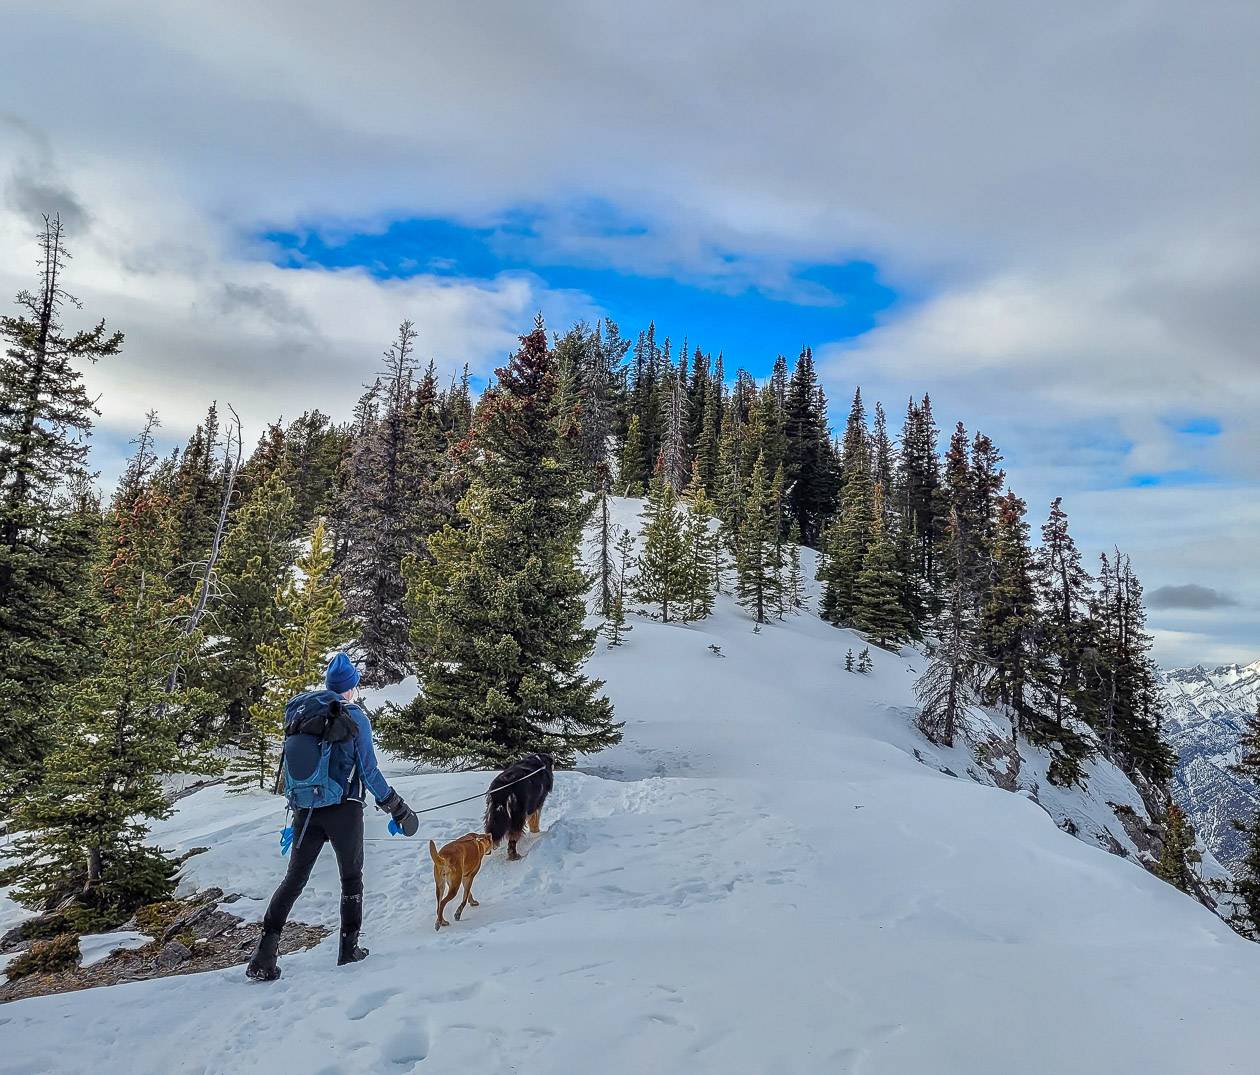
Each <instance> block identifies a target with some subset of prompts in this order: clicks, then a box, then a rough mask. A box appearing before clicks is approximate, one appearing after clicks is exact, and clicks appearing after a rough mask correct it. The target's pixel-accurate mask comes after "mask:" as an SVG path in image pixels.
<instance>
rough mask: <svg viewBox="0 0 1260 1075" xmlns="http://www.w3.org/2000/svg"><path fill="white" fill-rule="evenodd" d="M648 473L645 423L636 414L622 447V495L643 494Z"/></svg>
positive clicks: (620, 476) (620, 471)
mask: <svg viewBox="0 0 1260 1075" xmlns="http://www.w3.org/2000/svg"><path fill="white" fill-rule="evenodd" d="M647 474H648V462H647V446H646V443H645V440H644V434H643V424H642V422H641V421H640V420H639V416H638V415H637V414H635V415H631V417H630V425H629V426H628V428H627V429H626V438H625V444H624V445H623V446H622V449H621V466H620V469H619V484H620V486H621V490H622V496H642V495H643V490H644V489H645V488H646V487H647Z"/></svg>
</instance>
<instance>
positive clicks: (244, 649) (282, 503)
mask: <svg viewBox="0 0 1260 1075" xmlns="http://www.w3.org/2000/svg"><path fill="white" fill-rule="evenodd" d="M295 515H296V507H295V505H294V502H293V495H292V493H290V491H289V487H288V485H287V484H285V481H284V478H283V477H282V476H281V474H280V473H279V472H278V471H277V472H275V473H272V474H271V475H270V477H268V478H267V479H266V480H265V481H264V482H263V483H262V484H261V485H258V486H256V487H255V489H254V492H253V494H252V495H251V496H250V498H249V500H248V501H247V502H246V503H245V504H244V505H243V506H242V507H241V508H240V509H239V510H238V511H237V513H236V518H235V521H234V522H233V525H232V529H231V530H229V531H228V535H227V537H226V538H225V539H224V542H223V555H222V557H221V558H220V560H219V565H218V573H217V574H218V587H219V592H220V595H221V596H220V597H219V600H218V601H217V602H216V608H215V610H214V613H213V620H212V623H213V630H212V633H213V641H212V642H210V644H209V645H208V646H207V649H206V652H205V654H204V657H205V661H206V663H207V664H208V666H209V674H208V676H207V681H206V685H207V687H208V688H209V689H210V690H211V691H213V693H214V694H215V695H216V696H217V697H218V698H219V699H220V703H221V705H222V707H223V713H224V726H223V736H224V738H225V739H234V738H236V737H237V736H239V735H240V733H241V732H242V731H243V730H244V729H245V726H246V723H247V719H248V715H249V710H250V707H251V706H253V705H254V704H256V703H257V702H258V701H259V700H260V699H261V698H262V693H263V689H264V680H263V674H262V669H260V667H259V663H258V652H259V647H260V646H261V645H263V644H264V643H266V642H268V641H269V640H271V639H272V638H274V637H275V636H276V635H277V634H278V633H279V632H280V631H281V630H282V629H283V627H284V626H285V625H284V623H283V621H282V620H280V619H279V616H280V613H281V609H280V608H279V607H278V606H277V604H276V591H277V590H278V589H279V588H280V587H281V586H282V585H283V584H284V581H285V579H286V578H287V577H288V575H289V573H290V571H291V570H292V567H293V561H294V559H295V556H296V549H295V547H294V542H293V540H292V538H291V535H292V533H293V529H294V525H295V524H294V516H295Z"/></svg>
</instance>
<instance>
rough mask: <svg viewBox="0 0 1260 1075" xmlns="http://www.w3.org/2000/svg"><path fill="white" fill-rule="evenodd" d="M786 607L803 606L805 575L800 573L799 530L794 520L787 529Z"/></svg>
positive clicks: (796, 609)
mask: <svg viewBox="0 0 1260 1075" xmlns="http://www.w3.org/2000/svg"><path fill="white" fill-rule="evenodd" d="M785 592H786V603H787V607H788V608H790V609H792V610H793V611H795V612H799V611H800V610H801V609H802V608H804V607H805V576H804V575H803V574H802V573H801V532H800V530H799V529H798V528H797V525H796V522H795V520H793V522H792V529H791V530H789V531H788V544H787V581H786V583H785Z"/></svg>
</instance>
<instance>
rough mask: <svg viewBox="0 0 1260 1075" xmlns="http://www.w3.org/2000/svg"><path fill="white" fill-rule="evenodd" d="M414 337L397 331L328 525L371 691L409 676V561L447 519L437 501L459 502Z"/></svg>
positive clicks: (363, 408) (432, 389) (359, 418)
mask: <svg viewBox="0 0 1260 1075" xmlns="http://www.w3.org/2000/svg"><path fill="white" fill-rule="evenodd" d="M416 336H417V334H416V330H415V327H414V326H413V325H412V323H411V322H410V321H404V322H403V323H402V324H401V325H400V326H399V329H398V336H397V337H396V338H395V340H394V342H393V343H392V344H391V345H390V347H389V348H388V349H387V350H386V351H385V353H384V361H385V368H384V370H383V371H382V374H381V377H380V378H379V379H378V380H377V381H376V383H375V384H374V385H373V386H372V387H371V388H370V389H369V390H368V392H367V394H366V395H365V396H364V398H363V399H362V400H361V401H360V404H359V408H358V410H357V412H356V422H355V425H356V429H355V436H354V445H353V449H352V451H351V453H350V454H349V456H348V457H347V458H346V460H345V462H344V474H343V477H342V480H341V483H340V488H339V490H338V496H337V503H335V504H334V506H333V510H332V513H331V516H332V517H331V519H330V523H331V526H332V529H333V530H334V532H335V534H336V545H335V549H336V563H337V566H338V567H339V568H340V570H341V573H342V578H343V580H344V587H345V599H346V609H347V612H348V613H349V615H350V616H352V617H353V618H354V619H355V620H356V621H357V622H358V624H359V631H358V640H357V646H356V650H357V654H358V656H359V659H360V667H361V669H362V672H363V683H364V685H365V686H381V685H384V684H387V683H394V682H397V681H398V680H400V679H402V678H403V677H404V676H405V675H407V674H408V673H409V672H410V671H412V665H411V660H410V655H409V618H408V611H407V603H406V588H407V584H406V578H405V576H404V572H403V564H404V562H405V561H406V560H407V559H408V558H409V557H420V558H425V557H427V556H428V551H427V547H426V545H425V541H426V539H427V538H428V536H429V535H430V534H432V533H434V532H436V531H437V529H439V528H440V527H441V526H442V525H444V524H445V523H446V522H448V521H449V517H448V515H447V513H446V510H445V509H444V508H443V507H441V505H445V504H447V503H448V502H453V499H454V498H453V497H450V496H449V495H448V491H447V490H446V489H445V487H444V485H443V482H444V479H445V477H446V466H445V449H446V436H445V433H444V431H443V430H442V414H441V407H440V401H439V400H438V397H437V385H436V378H435V375H434V373H433V371H432V369H431V368H430V371H429V372H428V373H427V374H425V375H424V376H423V377H420V378H418V379H417V372H418V367H417V364H416V360H415V353H414V352H415V342H416ZM450 510H453V507H452V508H451V509H450ZM343 543H344V544H343Z"/></svg>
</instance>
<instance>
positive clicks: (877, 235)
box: [0, 0, 1260, 664]
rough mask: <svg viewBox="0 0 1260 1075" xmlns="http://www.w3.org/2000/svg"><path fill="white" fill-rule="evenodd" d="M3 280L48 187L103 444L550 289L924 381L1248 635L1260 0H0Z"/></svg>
mask: <svg viewBox="0 0 1260 1075" xmlns="http://www.w3.org/2000/svg"><path fill="white" fill-rule="evenodd" d="M0 29H2V31H3V35H4V39H5V43H6V48H5V57H6V58H5V63H4V64H3V65H0V292H3V293H4V294H11V293H12V292H14V291H16V290H17V288H18V287H20V286H22V285H23V284H25V283H26V282H27V281H28V280H29V279H30V276H31V271H32V269H33V262H34V257H35V252H34V247H33V245H32V243H31V241H30V237H31V235H32V231H33V224H34V222H35V221H36V220H37V219H38V216H39V214H40V213H41V212H46V211H60V212H61V214H62V217H63V219H64V220H66V221H67V223H68V224H69V225H70V242H71V246H72V249H73V252H74V255H75V260H74V263H73V274H72V278H71V284H72V289H73V290H75V291H77V292H78V293H79V295H80V297H81V298H82V299H83V301H84V316H92V317H99V316H105V317H107V318H108V320H109V322H110V324H111V326H114V327H118V328H121V329H123V330H124V331H125V332H126V333H127V347H126V351H125V354H124V355H123V356H122V357H120V358H118V359H116V360H113V361H111V362H110V363H108V364H107V365H104V366H102V367H100V368H99V369H96V370H94V371H92V373H91V385H92V387H93V388H94V389H95V390H96V391H98V392H100V394H101V404H100V405H101V409H102V411H103V418H102V421H101V425H100V428H99V430H98V433H97V438H96V443H97V447H98V457H99V458H98V465H99V466H100V467H101V469H102V471H103V473H104V474H105V475H106V476H108V475H109V474H111V473H113V472H116V469H117V461H118V459H119V458H120V456H121V454H122V453H124V452H125V451H126V445H127V441H128V439H129V437H130V436H131V435H132V434H133V433H134V431H135V429H136V428H137V426H138V424H139V422H140V420H141V417H142V415H143V412H144V411H145V410H146V409H148V408H149V407H151V406H155V407H157V408H158V410H159V412H160V414H161V417H162V420H163V423H164V433H165V435H166V436H167V437H168V438H169V439H170V441H171V443H174V442H175V441H177V440H178V439H180V438H181V437H182V436H184V435H186V434H187V432H188V431H189V430H190V428H191V427H192V425H194V424H195V422H196V420H197V417H198V416H199V415H200V414H201V413H202V412H204V410H205V407H206V404H207V403H208V402H209V401H210V400H211V399H218V400H220V401H221V402H231V403H232V404H234V405H235V406H236V407H237V409H238V410H239V411H240V412H241V414H242V416H243V417H244V418H245V420H246V423H247V426H249V427H250V429H251V430H252V431H257V430H258V429H260V428H261V425H262V423H263V422H264V421H265V420H266V419H269V418H273V417H275V416H277V415H280V414H284V415H286V416H293V415H295V414H297V413H300V412H301V411H302V410H304V409H306V408H308V407H316V406H318V407H320V408H321V409H322V410H324V411H326V412H330V413H332V414H334V415H336V416H339V417H340V416H344V415H347V414H348V413H349V410H350V408H351V406H352V404H353V401H354V398H355V397H356V396H357V394H358V391H359V387H360V385H361V384H362V383H363V382H364V381H365V380H367V379H369V378H370V377H371V375H372V373H373V372H374V371H375V369H376V368H377V365H378V357H379V354H380V352H381V350H382V349H383V348H384V347H385V345H386V344H387V343H388V341H389V337H390V336H391V334H392V331H393V329H394V327H395V326H396V324H397V322H398V321H399V320H400V319H402V318H403V317H409V318H411V319H413V320H414V321H415V322H416V323H417V325H418V327H419V329H420V332H421V351H422V353H424V354H425V355H426V356H427V355H432V356H433V357H434V358H435V359H436V360H437V361H438V363H439V364H440V365H441V366H442V367H443V368H444V369H448V370H453V369H454V368H456V367H457V366H460V365H462V364H463V363H464V362H468V363H470V364H471V366H472V367H473V370H474V372H476V373H478V374H485V373H486V372H487V371H488V370H490V369H491V368H493V366H494V365H495V364H497V362H498V361H499V360H501V359H502V357H503V356H504V355H505V354H506V353H507V351H508V349H509V348H510V347H511V345H512V343H513V340H514V337H515V335H516V333H517V332H518V331H522V330H523V329H525V328H527V327H528V326H529V324H530V322H531V318H532V316H533V314H534V312H535V311H537V310H542V311H543V313H544V314H545V316H546V317H547V319H548V321H549V323H550V324H551V325H552V327H562V326H563V325H565V324H567V323H568V322H569V321H571V320H573V319H575V318H578V317H587V318H591V317H595V316H600V315H605V314H607V315H610V316H612V317H614V318H615V319H616V320H618V321H619V322H620V323H621V325H622V328H623V330H625V331H629V332H633V331H636V330H637V329H638V328H640V327H642V326H643V325H644V324H645V323H646V322H647V321H648V320H649V319H655V320H656V322H657V325H658V332H659V333H660V334H661V335H669V336H671V337H673V338H674V339H675V340H679V339H680V338H682V337H683V336H687V337H688V338H689V340H690V342H691V344H692V345H693V346H694V345H696V344H699V345H701V346H702V347H703V348H705V349H706V350H711V351H713V352H714V353H715V354H716V353H717V352H718V351H723V352H725V355H726V358H727V362H728V369H729V368H731V367H733V366H734V365H736V364H742V365H744V366H746V367H747V368H748V369H750V370H751V371H752V372H754V373H755V374H758V375H763V374H764V373H765V372H766V371H767V370H768V369H769V366H770V364H771V363H772V362H773V359H774V356H775V354H776V353H779V352H783V353H785V354H787V355H789V356H794V355H795V353H796V351H797V350H798V349H799V347H800V346H801V345H802V344H804V343H808V344H810V345H812V346H813V347H814V350H815V354H816V355H817V356H819V357H821V358H822V360H823V368H824V372H825V379H826V385H827V389H828V392H829V395H830V396H831V398H832V400H833V406H834V409H835V411H836V412H837V413H836V414H835V415H834V417H837V418H840V419H842V417H843V410H844V408H845V405H846V401H847V398H848V397H849V396H850V395H851V394H852V390H853V387H854V385H856V384H861V386H862V389H863V393H864V395H865V396H866V397H867V398H868V399H870V400H873V399H876V398H878V399H881V400H883V401H884V403H885V406H886V407H887V409H888V410H889V413H890V415H891V416H892V417H893V419H894V422H896V421H897V420H898V419H899V416H900V414H901V412H902V411H903V410H904V405H905V403H904V401H905V399H906V397H907V396H908V395H909V394H910V393H912V392H913V393H916V394H922V393H923V392H925V391H926V392H930V393H931V394H932V397H933V399H934V401H935V403H936V410H937V415H938V418H939V420H940V422H941V424H942V426H944V427H946V428H947V429H948V428H949V427H951V426H952V425H953V423H954V422H955V421H956V420H959V419H961V420H962V421H963V422H964V423H965V424H966V425H967V427H968V429H972V430H974V429H976V428H980V429H983V430H984V431H986V432H988V433H989V434H990V435H991V436H993V437H994V438H995V439H996V440H997V441H998V443H999V444H1000V446H1001V447H1002V449H1003V450H1004V452H1005V455H1006V466H1007V469H1008V472H1009V475H1010V478H1011V483H1012V485H1013V486H1014V488H1015V489H1016V491H1017V492H1018V493H1020V495H1022V496H1024V497H1025V498H1026V499H1027V500H1028V501H1029V505H1030V514H1031V516H1032V518H1033V521H1034V523H1039V521H1040V519H1041V518H1042V517H1043V516H1044V514H1045V511H1046V508H1047V506H1048V503H1049V501H1050V499H1051V497H1053V496H1055V495H1062V496H1063V497H1064V498H1065V503H1066V506H1067V508H1068V511H1069V515H1070V517H1071V519H1072V523H1073V527H1074V529H1075V531H1076V533H1077V535H1078V538H1079V540H1080V541H1081V543H1082V546H1083V547H1084V548H1085V549H1087V550H1088V553H1089V555H1090V556H1091V557H1093V556H1095V555H1096V554H1097V552H1098V551H1100V550H1101V549H1103V548H1104V547H1108V546H1110V545H1111V544H1113V543H1118V544H1119V545H1120V546H1121V547H1122V548H1124V549H1125V550H1126V551H1128V552H1130V553H1131V554H1132V557H1133V561H1134V565H1135V567H1136V568H1137V569H1138V571H1139V573H1140V574H1141V576H1142V578H1143V579H1144V581H1145V583H1146V586H1147V592H1148V596H1149V597H1150V599H1151V605H1152V608H1151V622H1152V625H1153V626H1154V628H1155V631H1156V638H1157V656H1158V657H1159V658H1160V659H1161V660H1162V661H1164V662H1166V663H1170V664H1185V663H1196V662H1200V661H1203V662H1222V661H1227V660H1254V659H1255V658H1257V657H1260V574H1258V572H1257V566H1256V559H1257V557H1256V551H1255V549H1256V535H1257V532H1258V531H1260V421H1258V420H1257V418H1256V415H1257V412H1258V411H1260V353H1258V351H1257V343H1258V341H1260V301H1258V299H1257V296H1258V295H1260V138H1257V136H1256V132H1257V131H1258V130H1260V74H1258V72H1260V62H1257V53H1258V52H1260V5H1256V4H1255V3H1253V2H1248V0H1237V2H1229V0H1205V2H1204V3H1200V4H1185V3H1177V2H1174V0H1128V2H1125V0H1120V2H1117V3H1112V4H1098V3H1093V2H1090V3H1078V2H1074V0H1066V2H1064V3H1059V4H1045V3H1026V2H1023V0H998V2H987V0H966V2H959V3H945V2H940V0H937V2H933V3H927V2H887V3H881V4H870V3H857V2H852V3H850V2H848V0H840V2H821V0H819V2H814V3H802V2H797V0H780V2H778V3H774V4H766V3H760V4H756V5H752V4H745V3H739V2H730V3H726V4H721V5H717V4H705V5H701V4H687V3H678V2H677V0H674V2H670V3H660V2H657V0H639V2H637V3H635V4H609V3H597V2H595V0H549V2H547V3H533V4H530V3H521V2H520V0H479V2H476V3H468V2H466V0H451V2H432V3H417V2H415V0H377V2H375V3H372V4H367V5H363V4H350V3H327V2H321V0H302V2H300V3H299V2H297V0H269V2H268V3H265V4H260V3H257V2H256V0H253V2H250V3H241V2H236V0H218V2H216V3H214V4H199V5H186V4H172V3H169V2H162V3H157V2H154V3H142V2H133V3H108V2H103V0H74V2H71V3H59V2H56V0H40V2H39V3H27V2H24V0H9V2H8V3H7V4H5V5H4V7H3V10H0Z"/></svg>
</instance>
